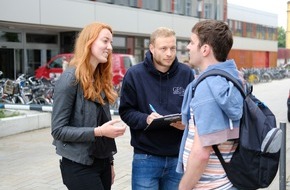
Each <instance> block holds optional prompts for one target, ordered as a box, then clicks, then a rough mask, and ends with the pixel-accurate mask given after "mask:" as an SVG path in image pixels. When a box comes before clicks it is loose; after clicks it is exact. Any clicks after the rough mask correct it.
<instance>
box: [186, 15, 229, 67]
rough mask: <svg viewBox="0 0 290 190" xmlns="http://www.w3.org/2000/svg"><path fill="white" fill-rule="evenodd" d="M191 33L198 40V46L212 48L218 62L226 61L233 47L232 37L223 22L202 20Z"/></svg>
mask: <svg viewBox="0 0 290 190" xmlns="http://www.w3.org/2000/svg"><path fill="white" fill-rule="evenodd" d="M191 31H192V33H194V34H196V35H197V37H198V39H199V46H200V47H201V46H202V45H204V44H208V45H210V46H211V47H212V49H213V53H214V56H215V58H216V59H217V60H218V61H226V59H227V57H228V54H229V52H230V50H231V48H232V46H233V35H232V32H231V30H230V29H229V27H228V25H227V24H226V23H224V22H223V21H218V20H204V21H200V22H198V23H197V24H195V25H194V26H193V28H192V30H191Z"/></svg>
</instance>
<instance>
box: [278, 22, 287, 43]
mask: <svg viewBox="0 0 290 190" xmlns="http://www.w3.org/2000/svg"><path fill="white" fill-rule="evenodd" d="M285 47H286V31H285V30H284V28H283V27H281V26H280V27H278V48H285Z"/></svg>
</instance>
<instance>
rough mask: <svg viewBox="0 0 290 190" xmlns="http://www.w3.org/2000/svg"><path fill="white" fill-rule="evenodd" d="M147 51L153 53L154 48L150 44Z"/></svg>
mask: <svg viewBox="0 0 290 190" xmlns="http://www.w3.org/2000/svg"><path fill="white" fill-rule="evenodd" d="M149 50H150V51H151V53H152V52H153V50H154V46H153V45H152V44H149Z"/></svg>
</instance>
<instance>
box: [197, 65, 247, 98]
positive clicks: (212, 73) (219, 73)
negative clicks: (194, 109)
mask: <svg viewBox="0 0 290 190" xmlns="http://www.w3.org/2000/svg"><path fill="white" fill-rule="evenodd" d="M209 76H221V77H224V78H226V79H227V80H228V81H231V82H232V83H233V84H234V85H235V87H237V88H238V90H239V91H240V92H241V94H242V96H243V97H244V98H245V97H246V93H245V90H244V88H243V86H242V84H241V83H240V82H239V81H238V80H237V79H236V78H234V77H233V76H232V75H231V74H229V73H228V72H226V71H223V70H221V69H212V70H209V71H207V72H205V73H203V74H202V75H200V76H199V77H198V78H197V80H196V82H195V84H194V85H193V88H192V91H193V92H192V94H193V95H194V92H195V89H196V87H197V85H198V84H199V83H200V82H201V81H203V80H204V79H205V78H207V77H209Z"/></svg>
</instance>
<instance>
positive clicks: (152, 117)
mask: <svg viewBox="0 0 290 190" xmlns="http://www.w3.org/2000/svg"><path fill="white" fill-rule="evenodd" d="M149 107H150V110H151V111H152V113H151V114H150V115H149V116H148V117H147V119H146V122H147V124H148V125H149V124H150V123H151V122H152V121H153V120H154V119H156V118H159V117H162V115H160V114H158V113H157V111H156V110H155V108H154V107H153V106H152V105H151V104H149Z"/></svg>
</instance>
